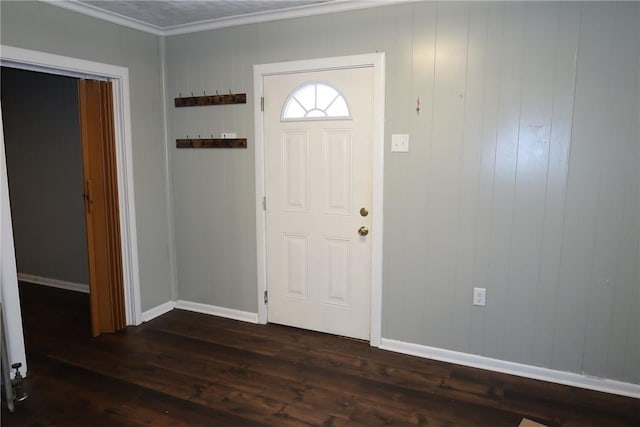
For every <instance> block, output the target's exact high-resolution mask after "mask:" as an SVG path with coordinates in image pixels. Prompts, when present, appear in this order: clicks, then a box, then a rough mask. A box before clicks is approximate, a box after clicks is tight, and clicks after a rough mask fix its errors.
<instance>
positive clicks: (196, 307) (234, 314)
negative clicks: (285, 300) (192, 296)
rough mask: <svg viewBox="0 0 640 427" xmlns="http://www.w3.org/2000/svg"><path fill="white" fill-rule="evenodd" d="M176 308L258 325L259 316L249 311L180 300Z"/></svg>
mask: <svg viewBox="0 0 640 427" xmlns="http://www.w3.org/2000/svg"><path fill="white" fill-rule="evenodd" d="M175 304H176V305H175V308H177V309H180V310H187V311H193V312H196V313H203V314H210V315H212V316H218V317H224V318H227V319H233V320H240V321H242V322H249V323H258V314H257V313H251V312H249V311H242V310H234V309H232V308H225V307H218V306H215V305H209V304H201V303H199V302H191V301H183V300H178V301H176V303H175Z"/></svg>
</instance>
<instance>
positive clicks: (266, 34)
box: [166, 2, 640, 383]
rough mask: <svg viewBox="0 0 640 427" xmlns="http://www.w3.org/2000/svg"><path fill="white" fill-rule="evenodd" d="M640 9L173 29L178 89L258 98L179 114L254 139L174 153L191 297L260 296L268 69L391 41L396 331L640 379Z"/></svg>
mask: <svg viewBox="0 0 640 427" xmlns="http://www.w3.org/2000/svg"><path fill="white" fill-rule="evenodd" d="M639 22H640V5H638V4H637V3H636V4H634V3H584V4H581V3H561V2H558V3H505V2H500V3H478V2H471V3H468V4H467V3H455V2H450V3H439V4H437V3H427V2H420V3H413V4H403V5H396V6H388V7H381V8H373V9H367V10H361V11H354V12H348V13H340V14H333V15H325V16H320V17H309V18H300V19H294V20H286V21H279V22H271V23H265V24H256V25H248V26H243V27H236V28H229V29H220V30H214V31H208V32H202V33H196V34H189V35H181V36H173V37H169V38H168V40H167V57H168V66H167V69H168V82H167V88H166V89H167V93H168V95H169V97H171V98H173V97H176V96H178V95H179V93H180V92H181V93H182V94H183V95H185V94H190V92H193V93H195V94H199V93H202V92H203V91H205V90H206V91H207V93H213V92H214V91H215V90H218V91H220V92H221V93H222V92H227V91H228V90H232V91H234V92H245V91H246V92H247V94H248V97H247V98H248V100H249V103H248V104H247V105H240V106H224V107H208V108H192V109H186V108H184V109H174V108H170V110H169V123H168V126H169V129H170V135H169V137H170V140H174V139H175V138H178V137H184V136H185V135H187V134H188V135H192V136H195V135H198V134H201V135H209V134H211V133H219V132H220V131H223V130H225V131H235V132H237V133H238V135H239V136H246V137H248V139H249V148H248V149H247V150H176V149H175V148H173V149H171V167H172V175H173V179H172V182H173V195H174V210H175V228H176V253H177V265H178V283H179V284H180V288H179V290H180V298H181V299H184V300H190V301H195V302H200V303H206V304H213V305H218V306H224V307H229V308H233V309H239V310H247V311H256V310H257V306H256V305H257V301H256V268H255V265H256V260H255V241H256V230H255V225H254V197H255V185H254V165H253V162H254V150H253V141H254V135H253V123H254V117H253V105H252V104H251V100H252V96H253V94H252V86H253V81H252V65H253V64H259V63H270V62H279V61H287V60H298V59H307V58H315V57H325V56H338V55H349V54H359V53H371V52H375V51H384V52H386V55H387V69H386V73H387V79H386V85H387V86H386V95H387V105H386V133H387V135H386V140H387V149H386V161H385V184H384V185H385V188H384V190H385V211H384V215H385V234H384V242H385V243H384V265H383V268H384V284H383V288H384V292H383V337H385V338H391V339H396V340H402V341H407V342H412V343H418V344H423V345H427V346H433V347H439V348H445V349H450V350H455V351H461V352H466V353H471V354H478V355H484V356H488V357H493V358H498V359H503V360H509V361H514V362H519V363H525V364H530V365H536V366H542V367H548V368H554V369H560V370H566V371H571V372H584V373H587V374H590V375H597V376H601V377H606V378H613V379H619V380H623V381H627V382H631V383H639V382H640V365H639V364H638V363H637V361H638V360H640V354H639V352H640V350H639V347H640V344H639V341H638V337H639V333H640V331H639V323H640V322H639V321H638V319H639V318H638V310H639V306H640V304H639V298H640V295H639V288H640V285H639V280H638V268H637V266H638V259H639V258H638V217H639V206H638V204H639V202H638V194H639V191H638V166H639V165H638V147H639V145H640V144H639V142H638V104H639V96H638V72H639V58H640V52H639V50H640V43H639V38H638V37H639V34H640V28H639V24H638V23H639ZM418 96H419V97H420V100H421V104H422V109H421V111H420V114H419V115H418V114H416V111H415V106H416V98H417V97H418ZM391 133H409V134H410V135H411V144H410V146H411V152H410V153H409V154H408V155H402V154H392V153H390V150H389V147H388V145H389V144H388V141H389V136H390V134H391ZM474 286H479V287H485V288H486V289H487V306H486V307H484V308H481V307H473V306H472V305H471V294H472V288H473V287H474Z"/></svg>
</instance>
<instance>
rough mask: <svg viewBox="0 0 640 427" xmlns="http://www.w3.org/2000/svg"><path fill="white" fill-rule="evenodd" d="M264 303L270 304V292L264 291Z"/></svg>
mask: <svg viewBox="0 0 640 427" xmlns="http://www.w3.org/2000/svg"><path fill="white" fill-rule="evenodd" d="M264 303H265V304H267V303H269V291H264Z"/></svg>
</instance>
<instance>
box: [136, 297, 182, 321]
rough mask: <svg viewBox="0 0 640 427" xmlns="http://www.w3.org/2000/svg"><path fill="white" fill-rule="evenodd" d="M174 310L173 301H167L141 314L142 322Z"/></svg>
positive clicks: (174, 304) (174, 303)
mask: <svg viewBox="0 0 640 427" xmlns="http://www.w3.org/2000/svg"><path fill="white" fill-rule="evenodd" d="M174 308H176V302H175V301H167V302H165V303H164V304H160V305H157V306H155V307H153V308H151V309H149V310H147V311H143V312H142V321H143V322H148V321H149V320H153V319H155V318H156V317H160V316H162V315H163V314H166V313H168V312H170V311H171V310H173V309H174Z"/></svg>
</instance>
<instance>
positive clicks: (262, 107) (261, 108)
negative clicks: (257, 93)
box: [260, 96, 264, 111]
mask: <svg viewBox="0 0 640 427" xmlns="http://www.w3.org/2000/svg"><path fill="white" fill-rule="evenodd" d="M260 111H264V96H261V97H260Z"/></svg>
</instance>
